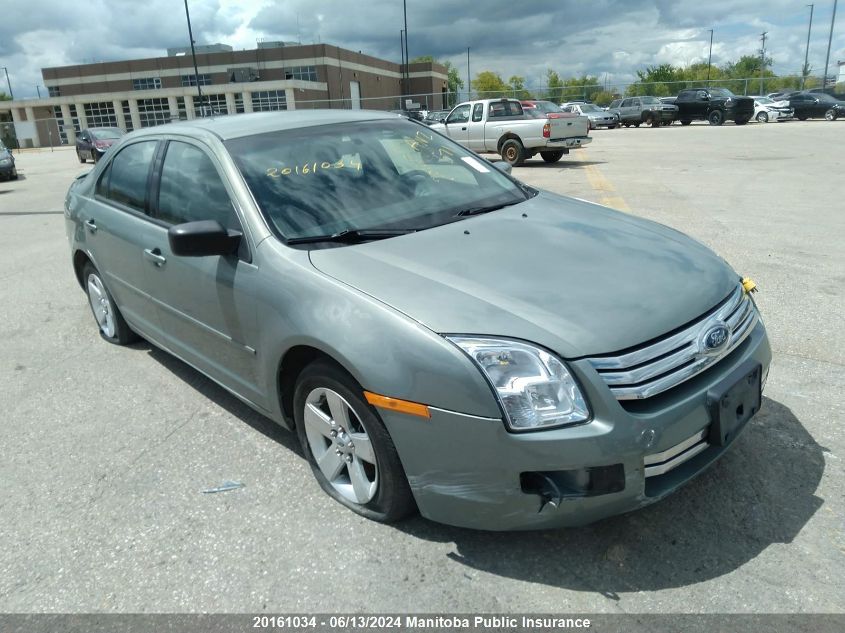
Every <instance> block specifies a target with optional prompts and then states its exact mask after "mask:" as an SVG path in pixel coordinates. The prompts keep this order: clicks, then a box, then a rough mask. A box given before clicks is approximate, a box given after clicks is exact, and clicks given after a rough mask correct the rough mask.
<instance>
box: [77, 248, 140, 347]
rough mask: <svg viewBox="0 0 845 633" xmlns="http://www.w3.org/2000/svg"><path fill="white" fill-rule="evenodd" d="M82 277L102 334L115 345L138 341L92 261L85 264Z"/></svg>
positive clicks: (89, 302)
mask: <svg viewBox="0 0 845 633" xmlns="http://www.w3.org/2000/svg"><path fill="white" fill-rule="evenodd" d="M82 279H83V280H84V282H85V292H86V293H87V294H88V304H89V305H90V306H91V312H92V313H93V314H94V320H96V321H97V328H98V329H99V331H100V336H102V337H103V338H104V339H105V340H107V341H108V342H109V343H114V344H115V345H126V344H128V343H132V342H134V341H137V340H138V335H137V334H135V332H133V331H132V330H131V329H130V328H129V326H128V325H127V324H126V321H124V320H123V315H122V314H121V313H120V310H119V309H118V307H117V305H116V304H115V302H114V298H113V297H112V296H111V293H110V292H109V291H108V289H106V286H105V284H104V283H103V279H102V277H101V275H100V271H98V270H97V269H96V268H94V266H93V264H91V263H88V264H85V268H83V270H82Z"/></svg>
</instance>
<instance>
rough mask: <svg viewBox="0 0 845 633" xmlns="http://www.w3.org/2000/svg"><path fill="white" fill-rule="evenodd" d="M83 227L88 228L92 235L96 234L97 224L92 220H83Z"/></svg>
mask: <svg viewBox="0 0 845 633" xmlns="http://www.w3.org/2000/svg"><path fill="white" fill-rule="evenodd" d="M85 226H87V227H88V230H89V231H91V232H92V233H96V232H97V223H96V222H94V220H85Z"/></svg>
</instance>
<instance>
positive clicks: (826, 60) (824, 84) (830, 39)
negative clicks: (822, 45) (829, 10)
mask: <svg viewBox="0 0 845 633" xmlns="http://www.w3.org/2000/svg"><path fill="white" fill-rule="evenodd" d="M835 21H836V0H833V15H832V16H831V18H830V35H829V36H828V38H827V56H826V57H825V58H824V75H823V76H822V90H824V89H825V88H827V66H828V64H829V63H830V45H831V43H832V42H833V23H834V22H835Z"/></svg>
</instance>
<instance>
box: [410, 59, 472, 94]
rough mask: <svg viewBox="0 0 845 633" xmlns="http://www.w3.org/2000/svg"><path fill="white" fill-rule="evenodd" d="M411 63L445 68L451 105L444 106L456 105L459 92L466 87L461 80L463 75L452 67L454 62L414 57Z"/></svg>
mask: <svg viewBox="0 0 845 633" xmlns="http://www.w3.org/2000/svg"><path fill="white" fill-rule="evenodd" d="M410 63H412V64H416V63H430V64H440V65H441V66H443V67H444V68H445V69H446V76H447V79H446V86H447V89H448V90H449V103H448V104H444V105H446V106H453V105H455V102H456V101H457V95H458V90H461V89H462V88H463V87H464V80H463V79H461V74H460V73H459V72H458V69H457V68H456V67H455V66H453V65H452V62H450V61H445V62H439V61H437V60H436V59H434V57H433V56H431V55H420V56H419V57H414V59H412V60H411V62H410Z"/></svg>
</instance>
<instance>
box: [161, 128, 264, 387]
mask: <svg viewBox="0 0 845 633" xmlns="http://www.w3.org/2000/svg"><path fill="white" fill-rule="evenodd" d="M221 174H222V171H221V170H220V169H219V162H218V161H217V160H216V158H213V155H212V153H211V152H210V150H209V148H207V147H206V146H205V145H202V144H199V143H196V142H192V141H187V140H178V141H177V140H169V141H167V145H166V147H165V148H164V152H163V158H162V159H161V160H160V161H159V167H158V170H157V173H156V175H155V177H154V179H153V187H152V196H153V204H152V207H153V216H154V218H155V219H156V221H157V224H156V227H155V235H154V236H153V238H152V239H149V240H147V242H146V243H145V249H144V253H145V255H146V257H147V264H148V270H149V272H150V275H151V276H152V280H153V282H152V287H153V288H152V295H153V297H154V299H155V301H156V304H157V308H158V316H159V321H160V322H161V326H162V328H161V336H162V341H163V343H164V345H165V346H166V347H168V348H169V349H171V350H173V351H174V352H175V353H176V354H177V355H179V356H181V357H182V358H184V359H185V360H186V361H188V362H189V363H191V364H192V365H194V366H195V367H197V368H198V369H199V370H200V371H203V372H204V373H206V374H207V375H209V376H211V377H212V378H213V379H214V380H217V381H218V382H220V383H221V384H223V385H224V386H226V387H227V388H229V389H231V390H232V391H235V392H236V393H238V394H239V395H241V396H243V397H245V398H246V399H248V400H250V401H252V402H255V403H259V404H260V403H261V402H262V398H263V390H262V389H259V387H258V383H259V381H258V375H257V353H256V348H257V344H256V338H257V323H256V305H255V304H256V297H255V286H256V277H257V272H258V269H257V268H256V266H255V265H253V264H252V263H251V245H250V244H249V237H248V235H247V232H246V231H245V230H244V228H243V227H244V225H243V224H242V221H241V219H240V216H239V209H238V207H237V205H236V204H235V203H234V202H233V201H234V200H235V196H234V195H233V194H232V191H231V189H230V186H229V184H228V183H227V182H226V180H225V178H224V177H223V176H222V175H221ZM200 220H217V221H218V222H220V224H221V225H223V226H224V227H225V228H227V229H229V230H232V231H238V232H240V233H243V234H244V236H243V237H242V240H241V248H240V250H239V252H238V253H237V254H233V255H229V256H216V255H215V256H207V257H186V256H177V255H174V254H173V252H172V251H171V249H170V244H169V241H168V237H167V232H168V230H169V228H170V227H171V226H175V225H178V224H183V223H186V222H194V221H200Z"/></svg>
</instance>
